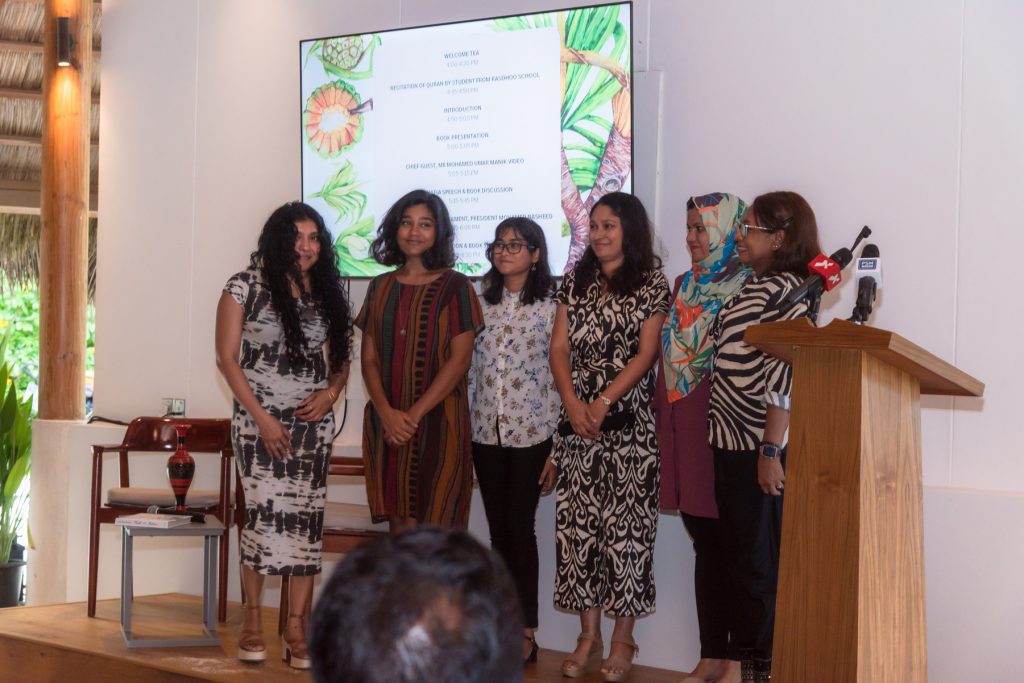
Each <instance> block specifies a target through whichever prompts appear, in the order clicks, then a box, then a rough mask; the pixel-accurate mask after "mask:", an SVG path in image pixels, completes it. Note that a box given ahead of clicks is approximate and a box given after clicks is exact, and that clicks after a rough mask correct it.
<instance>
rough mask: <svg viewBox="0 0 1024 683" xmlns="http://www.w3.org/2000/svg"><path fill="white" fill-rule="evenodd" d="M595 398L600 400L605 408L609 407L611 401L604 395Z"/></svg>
mask: <svg viewBox="0 0 1024 683" xmlns="http://www.w3.org/2000/svg"><path fill="white" fill-rule="evenodd" d="M597 397H598V398H599V399H601V403H603V404H605V405H606V406H610V405H611V404H612V400H611V399H610V398H608V397H607V396H605V395H604V394H598V395H597Z"/></svg>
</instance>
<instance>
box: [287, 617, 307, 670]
mask: <svg viewBox="0 0 1024 683" xmlns="http://www.w3.org/2000/svg"><path fill="white" fill-rule="evenodd" d="M292 619H295V620H297V621H298V622H299V627H300V630H301V633H302V635H301V636H300V637H299V638H296V639H295V640H294V641H289V640H288V627H287V626H285V629H284V634H282V636H281V659H283V660H284V661H285V662H287V663H288V666H290V667H291V668H293V669H308V668H310V667H311V666H312V664H313V663H312V662H311V661H310V659H309V647H308V646H307V645H306V625H305V623H303V620H304V617H303V615H301V614H289V615H288V622H289V623H291V621H292Z"/></svg>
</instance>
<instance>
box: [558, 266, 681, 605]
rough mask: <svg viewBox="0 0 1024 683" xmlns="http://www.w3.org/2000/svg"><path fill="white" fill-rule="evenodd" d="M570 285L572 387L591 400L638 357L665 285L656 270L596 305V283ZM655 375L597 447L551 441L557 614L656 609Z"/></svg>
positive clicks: (563, 293) (563, 297) (623, 405)
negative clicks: (627, 291)
mask: <svg viewBox="0 0 1024 683" xmlns="http://www.w3.org/2000/svg"><path fill="white" fill-rule="evenodd" d="M574 282H575V274H574V273H572V274H570V275H568V276H566V278H565V280H564V282H563V284H562V288H561V289H560V290H559V291H558V293H557V294H555V301H557V302H558V303H560V304H565V305H566V307H567V314H568V323H569V330H568V331H569V346H570V366H571V369H572V380H573V388H574V390H575V392H576V395H577V396H578V397H579V398H580V399H581V400H583V401H586V402H590V401H593V400H594V399H595V398H597V395H598V394H600V393H601V392H602V391H603V390H604V389H605V388H606V387H607V386H608V384H609V383H611V381H612V380H613V379H615V377H616V376H618V374H619V373H620V372H621V371H622V369H623V368H625V367H626V364H627V363H629V361H630V360H632V359H633V358H634V357H635V356H636V354H637V352H638V351H639V346H640V329H641V328H642V327H643V324H644V323H645V322H646V321H647V320H649V319H650V318H651V317H653V316H654V315H656V314H659V313H665V312H666V311H667V310H668V307H669V303H670V302H669V288H668V282H667V281H666V280H665V276H664V275H663V274H662V273H661V271H651V272H649V273H648V274H647V278H646V281H645V283H644V284H643V285H641V287H640V288H639V289H638V290H637V291H636V292H635V293H634V294H632V295H630V296H609V297H607V299H605V300H604V301H602V294H601V288H600V286H599V285H598V284H597V283H596V282H595V283H592V284H591V285H590V287H588V288H587V290H586V291H585V292H582V293H577V292H574V291H573V290H574ZM654 378H655V369H654V367H653V366H652V367H651V369H650V371H649V372H647V373H646V374H645V375H644V377H643V379H641V380H640V382H639V383H637V385H636V386H634V387H633V388H632V389H630V390H629V391H628V392H627V393H626V395H625V396H623V397H622V398H621V399H619V401H617V402H616V403H615V404H613V405H612V407H611V410H610V411H609V414H613V413H615V412H619V411H621V410H624V409H629V410H632V411H633V413H634V415H635V420H634V422H633V424H632V425H631V426H628V427H626V428H625V429H622V430H620V431H616V432H609V433H606V434H602V435H601V437H600V438H598V439H596V440H594V441H588V440H586V439H584V438H582V437H580V436H577V435H575V434H572V435H570V436H567V437H562V436H556V437H555V455H554V458H555V460H556V464H557V465H558V469H559V473H558V493H557V497H556V509H555V542H556V554H557V558H558V559H557V563H558V566H557V573H556V577H555V604H556V605H557V606H558V607H561V608H562V609H567V610H572V611H575V612H580V611H584V610H587V609H590V608H592V607H603V608H604V609H605V610H606V611H607V612H608V613H609V614H613V615H616V616H640V615H643V614H648V613H650V612H652V611H654V598H655V590H654V538H655V533H656V531H657V525H658V443H657V438H656V437H655V430H654V415H653V413H652V411H651V400H652V397H653V393H654ZM562 419H563V420H565V419H567V418H566V415H565V411H564V409H563V411H562Z"/></svg>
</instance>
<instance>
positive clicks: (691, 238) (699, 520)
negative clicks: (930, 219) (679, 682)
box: [655, 192, 751, 683]
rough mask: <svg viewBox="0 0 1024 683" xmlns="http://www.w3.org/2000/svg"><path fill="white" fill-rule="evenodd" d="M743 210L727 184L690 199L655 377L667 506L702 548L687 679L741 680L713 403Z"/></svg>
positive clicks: (741, 274)
mask: <svg viewBox="0 0 1024 683" xmlns="http://www.w3.org/2000/svg"><path fill="white" fill-rule="evenodd" d="M745 210H746V204H745V203H744V202H743V200H742V199H740V198H739V197H736V196H735V195H731V194H727V193H724V192H715V193H713V194H706V195H702V196H700V197H691V198H690V199H689V201H687V202H686V247H687V249H688V250H689V252H690V258H691V260H692V263H693V265H692V267H691V269H690V271H689V272H687V273H684V274H683V275H681V276H679V277H678V278H677V279H676V283H675V293H674V296H673V301H672V307H671V309H669V312H668V316H667V317H666V318H665V324H664V325H663V326H662V328H661V346H662V355H661V361H662V362H661V372H660V377H659V381H658V382H657V384H656V386H655V409H656V411H655V420H656V423H657V429H658V444H659V447H660V449H661V508H662V509H663V510H678V511H679V514H680V516H681V517H682V518H683V524H684V525H685V527H686V532H687V533H688V534H689V535H690V538H691V539H692V540H693V550H694V554H695V555H696V561H695V566H694V572H693V582H694V591H695V593H696V602H697V624H698V627H699V630H700V662H699V663H698V664H697V667H696V668H695V669H694V670H693V672H692V673H691V674H690V676H689V677H688V678H687V679H686V681H685V683H703V682H704V681H721V682H722V683H735V682H737V681H739V680H740V664H739V655H738V653H735V652H732V651H731V649H730V646H729V620H728V605H727V595H728V592H729V586H728V578H727V576H728V575H727V572H726V569H725V565H724V564H723V557H722V549H721V543H720V539H719V528H718V506H717V505H716V504H715V465H714V453H713V452H712V450H711V446H710V445H708V403H709V400H710V396H711V382H710V376H711V367H712V363H711V361H712V356H713V355H714V340H713V339H712V337H711V327H712V323H713V322H714V320H715V316H716V315H718V311H719V310H720V309H721V308H722V305H723V304H724V303H725V301H726V300H727V299H728V298H729V297H731V296H732V295H733V294H735V293H736V292H738V291H739V290H740V288H741V287H742V286H743V282H744V281H745V280H746V279H747V277H748V276H749V275H750V273H751V271H750V269H749V268H747V267H746V266H744V265H743V264H741V263H740V261H739V258H738V257H737V255H736V244H735V239H734V234H735V229H736V226H738V225H739V224H740V222H741V221H740V219H741V217H742V216H743V212H744V211H745Z"/></svg>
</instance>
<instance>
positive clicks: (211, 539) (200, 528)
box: [121, 517, 224, 647]
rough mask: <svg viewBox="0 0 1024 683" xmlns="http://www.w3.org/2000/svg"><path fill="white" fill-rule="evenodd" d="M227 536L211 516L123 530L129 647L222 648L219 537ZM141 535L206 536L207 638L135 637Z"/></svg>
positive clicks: (123, 586)
mask: <svg viewBox="0 0 1024 683" xmlns="http://www.w3.org/2000/svg"><path fill="white" fill-rule="evenodd" d="M223 534H224V525H223V524H222V523H221V522H220V521H218V520H216V519H214V518H212V517H207V520H206V521H205V522H192V523H191V524H186V525H184V526H179V527H174V528H173V529H159V528H155V527H133V526H123V527H121V633H122V635H124V642H125V644H126V645H127V646H128V647H187V646H190V645H220V639H219V638H218V637H217V634H216V627H215V625H214V624H215V622H214V605H215V604H216V602H217V584H216V578H217V538H218V537H219V536H221V535H223ZM137 536H202V537H203V633H204V635H203V636H200V637H195V638H185V637H182V638H134V637H132V579H133V575H132V546H133V541H134V539H135V538H136V537H137Z"/></svg>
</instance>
